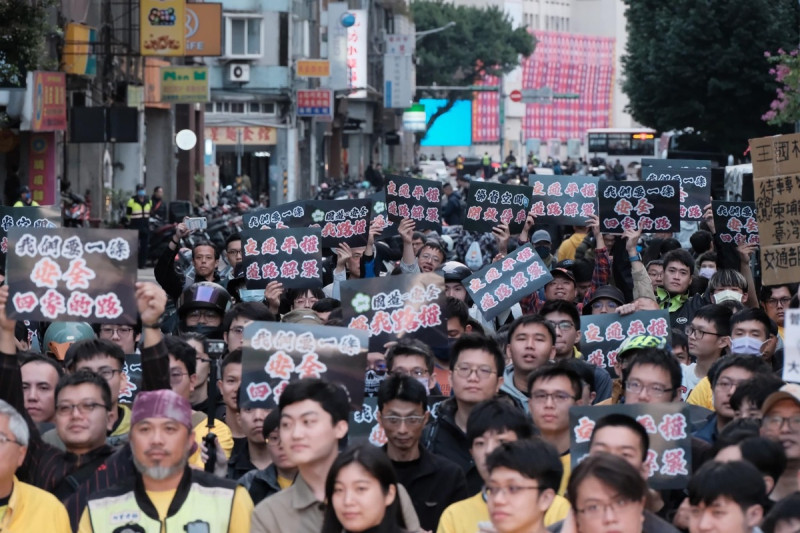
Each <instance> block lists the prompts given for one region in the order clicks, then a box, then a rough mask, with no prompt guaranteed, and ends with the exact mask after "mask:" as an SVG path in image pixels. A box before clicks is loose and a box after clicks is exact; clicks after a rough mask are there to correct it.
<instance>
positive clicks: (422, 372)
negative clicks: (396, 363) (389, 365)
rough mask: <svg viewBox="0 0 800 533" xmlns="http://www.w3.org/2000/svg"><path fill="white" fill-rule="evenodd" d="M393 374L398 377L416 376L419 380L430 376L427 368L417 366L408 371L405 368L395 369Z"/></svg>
mask: <svg viewBox="0 0 800 533" xmlns="http://www.w3.org/2000/svg"><path fill="white" fill-rule="evenodd" d="M392 374H394V375H396V376H414V377H417V378H421V377H424V376H427V375H428V370H427V369H425V368H420V367H418V366H415V367H414V368H412V369H411V370H406V369H405V368H398V369H395V371H394V372H392Z"/></svg>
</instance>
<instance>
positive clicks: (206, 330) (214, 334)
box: [180, 322, 223, 340]
mask: <svg viewBox="0 0 800 533" xmlns="http://www.w3.org/2000/svg"><path fill="white" fill-rule="evenodd" d="M180 331H181V333H199V334H200V335H203V336H204V337H205V338H207V339H215V340H222V339H223V336H222V333H223V331H222V324H220V325H219V326H200V325H197V326H187V325H186V323H185V322H181V327H180Z"/></svg>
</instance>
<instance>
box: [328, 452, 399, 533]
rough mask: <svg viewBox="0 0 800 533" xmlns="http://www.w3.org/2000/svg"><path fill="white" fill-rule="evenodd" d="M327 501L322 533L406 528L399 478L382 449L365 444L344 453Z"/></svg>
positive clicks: (333, 471) (333, 472)
mask: <svg viewBox="0 0 800 533" xmlns="http://www.w3.org/2000/svg"><path fill="white" fill-rule="evenodd" d="M325 500H326V502H327V508H326V510H325V521H324V522H323V524H322V533H342V532H347V533H361V532H365V531H370V532H376V533H399V532H402V531H403V528H404V527H405V523H404V522H403V518H402V514H401V513H400V512H399V507H400V504H399V503H398V498H397V476H396V475H395V472H394V469H393V468H392V463H391V461H390V460H389V458H388V457H387V456H386V454H385V453H384V452H383V450H381V449H380V448H376V447H374V446H371V445H368V444H362V445H360V446H355V447H352V448H350V449H348V450H347V451H345V452H344V453H342V454H340V455H339V456H338V457H337V458H336V461H335V462H334V463H333V466H331V469H330V472H329V473H328V479H327V480H326V482H325Z"/></svg>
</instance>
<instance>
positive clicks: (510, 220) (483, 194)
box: [464, 181, 531, 235]
mask: <svg viewBox="0 0 800 533" xmlns="http://www.w3.org/2000/svg"><path fill="white" fill-rule="evenodd" d="M530 202H531V188H530V187H525V186H523V185H505V184H502V183H492V182H487V181H473V182H472V183H471V184H470V187H469V193H468V194H467V218H466V219H465V221H464V229H465V230H467V231H478V232H481V233H490V232H491V231H492V229H493V228H494V227H495V226H497V225H498V224H508V227H509V230H510V231H511V234H512V235H516V234H518V233H519V232H520V231H522V226H524V225H525V218H526V217H527V216H528V206H529V205H530Z"/></svg>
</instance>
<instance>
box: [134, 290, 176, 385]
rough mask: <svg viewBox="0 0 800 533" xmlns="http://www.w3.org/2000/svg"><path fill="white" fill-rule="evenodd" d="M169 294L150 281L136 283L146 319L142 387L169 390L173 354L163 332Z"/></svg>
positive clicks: (143, 325)
mask: <svg viewBox="0 0 800 533" xmlns="http://www.w3.org/2000/svg"><path fill="white" fill-rule="evenodd" d="M166 305H167V294H166V292H164V290H163V289H162V288H161V287H159V286H158V285H156V284H155V283H150V282H139V283H137V284H136V306H137V307H138V309H139V317H140V319H141V321H142V335H143V336H144V339H143V342H142V390H158V389H169V388H170V382H169V354H168V353H167V346H166V344H164V335H163V334H162V333H161V328H160V324H161V317H162V316H163V315H164V309H165V308H166Z"/></svg>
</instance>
